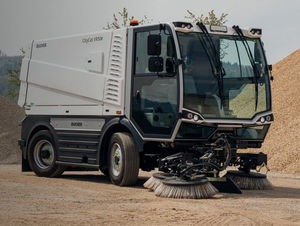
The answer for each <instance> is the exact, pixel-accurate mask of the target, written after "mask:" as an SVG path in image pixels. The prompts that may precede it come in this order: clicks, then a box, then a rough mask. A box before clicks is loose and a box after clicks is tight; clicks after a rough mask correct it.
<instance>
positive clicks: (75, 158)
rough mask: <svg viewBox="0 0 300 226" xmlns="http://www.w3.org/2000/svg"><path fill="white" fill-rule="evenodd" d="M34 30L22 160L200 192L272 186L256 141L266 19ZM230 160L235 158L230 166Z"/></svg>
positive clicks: (27, 60)
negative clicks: (252, 24)
mask: <svg viewBox="0 0 300 226" xmlns="http://www.w3.org/2000/svg"><path fill="white" fill-rule="evenodd" d="M131 25H132V26H130V27H128V28H123V29H118V30H114V31H112V30H109V31H102V32H96V33H90V34H84V35H74V36H69V37H61V38H53V39H46V40H38V41H33V42H32V44H31V47H30V48H29V50H28V51H27V52H26V56H25V57H24V59H23V63H22V69H21V75H20V80H21V88H20V94H19V105H20V106H22V107H24V109H25V111H26V118H25V119H24V120H23V122H22V134H21V139H20V140H19V145H20V147H21V150H22V170H23V171H28V170H32V171H34V172H35V173H36V174H37V175H38V176H47V177H54V176H58V175H60V174H61V173H63V171H64V170H66V169H69V168H70V167H73V168H74V167H80V168H82V167H85V168H90V169H96V170H99V169H100V170H101V171H102V172H103V173H104V174H106V175H107V176H109V177H110V180H111V181H112V183H114V184H116V185H120V186H125V185H133V184H135V182H136V180H137V177H138V172H139V169H142V170H145V171H151V170H153V169H155V168H158V170H159V171H160V173H155V174H153V176H152V177H151V178H150V179H149V180H148V181H147V182H146V183H145V184H144V186H145V187H147V188H149V189H150V190H154V191H155V194H156V195H158V196H163V197H174V198H207V197H211V196H212V195H214V194H215V193H216V192H217V191H220V192H236V193H240V189H265V188H269V187H270V183H269V181H268V180H267V179H266V175H265V174H262V173H258V172H254V171H255V170H256V171H258V170H259V169H260V168H261V167H264V166H265V167H266V168H267V156H266V155H265V154H264V153H261V152H258V151H257V152H256V153H255V152H253V151H252V152H251V153H246V152H245V150H244V151H241V150H242V149H247V148H252V150H254V149H253V148H260V147H261V145H262V143H263V141H264V139H265V137H266V134H267V132H268V129H269V127H270V124H271V123H272V121H273V114H272V110H271V89H270V78H271V74H270V71H271V66H269V65H267V62H266V58H265V54H264V49H263V43H262V42H261V39H260V38H261V35H262V30H261V29H258V28H249V29H241V28H239V26H233V27H227V26H213V25H211V26H205V25H203V24H202V23H197V24H191V23H187V22H173V23H161V24H156V25H144V26H133V25H138V23H137V22H136V21H132V22H131ZM228 167H230V168H229V169H230V170H228Z"/></svg>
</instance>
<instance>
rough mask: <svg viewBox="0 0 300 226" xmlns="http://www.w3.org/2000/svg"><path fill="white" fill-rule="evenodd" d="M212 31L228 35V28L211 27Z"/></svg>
mask: <svg viewBox="0 0 300 226" xmlns="http://www.w3.org/2000/svg"><path fill="white" fill-rule="evenodd" d="M209 28H210V31H214V32H224V33H227V26H216V25H210V27H209Z"/></svg>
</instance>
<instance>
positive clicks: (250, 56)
mask: <svg viewBox="0 0 300 226" xmlns="http://www.w3.org/2000/svg"><path fill="white" fill-rule="evenodd" d="M232 28H233V29H234V30H235V32H236V33H237V35H238V37H239V38H240V39H241V41H242V43H243V45H244V47H245V50H246V52H247V55H248V58H249V60H250V63H251V66H252V68H253V73H254V81H255V111H257V102H258V78H259V72H258V71H257V67H256V64H255V60H254V57H253V55H252V52H251V49H250V47H249V44H248V42H247V40H246V38H245V36H244V34H243V32H242V30H241V29H240V27H239V26H237V25H234V26H232Z"/></svg>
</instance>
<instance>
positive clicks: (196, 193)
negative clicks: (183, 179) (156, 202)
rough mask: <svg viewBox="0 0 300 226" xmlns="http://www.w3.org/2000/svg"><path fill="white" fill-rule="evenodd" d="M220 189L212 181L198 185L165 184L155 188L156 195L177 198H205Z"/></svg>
mask: <svg viewBox="0 0 300 226" xmlns="http://www.w3.org/2000/svg"><path fill="white" fill-rule="evenodd" d="M217 192H218V190H217V189H216V188H215V187H214V186H213V185H212V184H211V183H210V182H206V183H204V184H200V185H199V184H198V185H182V186H178V185H176V186H171V185H166V184H163V183H162V182H161V183H160V185H159V186H158V187H157V188H156V189H155V190H154V193H155V195H156V196H160V197H166V198H175V199H205V198H210V197H212V196H213V195H215V194H216V193H217Z"/></svg>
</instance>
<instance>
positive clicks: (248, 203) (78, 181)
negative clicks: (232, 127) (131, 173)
mask: <svg viewBox="0 0 300 226" xmlns="http://www.w3.org/2000/svg"><path fill="white" fill-rule="evenodd" d="M20 168H21V167H20V165H0V224H1V225H49V224H51V225H66V224H68V225H91V224H97V225H179V224H180V225H300V177H299V176H294V175H287V174H279V173H271V174H269V179H270V181H271V182H272V183H273V185H274V189H273V190H269V191H244V193H243V194H242V195H237V194H220V193H219V194H217V195H216V196H215V197H214V198H211V199H205V200H187V199H183V200H176V199H167V198H159V197H156V196H155V195H154V194H153V192H148V191H147V189H144V188H143V187H142V184H143V183H144V182H145V181H146V180H147V179H148V178H149V176H150V175H151V173H145V172H140V177H139V180H138V185H137V186H135V187H118V186H115V185H112V184H111V183H110V181H109V180H108V178H106V177H105V176H104V175H102V174H101V173H100V172H65V173H64V174H63V175H62V177H60V178H42V177H37V176H35V175H34V174H33V173H31V172H28V173H21V169H20Z"/></svg>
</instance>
